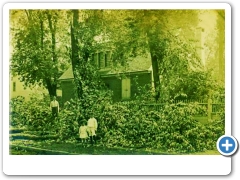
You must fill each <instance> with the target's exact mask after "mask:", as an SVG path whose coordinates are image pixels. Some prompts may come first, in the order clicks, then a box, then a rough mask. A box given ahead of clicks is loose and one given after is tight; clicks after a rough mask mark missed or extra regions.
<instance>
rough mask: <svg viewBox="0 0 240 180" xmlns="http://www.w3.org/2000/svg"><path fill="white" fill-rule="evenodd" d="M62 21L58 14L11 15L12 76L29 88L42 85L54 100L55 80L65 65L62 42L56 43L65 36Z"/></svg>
mask: <svg viewBox="0 0 240 180" xmlns="http://www.w3.org/2000/svg"><path fill="white" fill-rule="evenodd" d="M64 17H65V14H64V12H63V11H58V10H12V11H11V18H10V20H11V33H12V46H13V52H12V57H11V73H12V74H13V75H19V76H20V77H21V81H23V82H24V83H25V84H26V85H28V86H31V85H36V84H39V85H43V86H44V87H46V88H47V90H48V92H49V95H50V96H56V89H57V79H58V78H59V76H60V75H61V73H62V72H63V71H64V70H65V69H66V65H67V63H66V62H67V59H66V55H65V53H66V51H65V49H64V44H63V43H64V42H59V39H60V38H61V40H65V39H66V37H64V36H65V35H67V31H65V29H64V28H63V24H64V23H65V22H64V21H63V20H62V19H64ZM64 32H65V34H64ZM57 35H58V37H57ZM57 40H58V42H59V43H58V42H57Z"/></svg>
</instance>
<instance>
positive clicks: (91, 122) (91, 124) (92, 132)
mask: <svg viewBox="0 0 240 180" xmlns="http://www.w3.org/2000/svg"><path fill="white" fill-rule="evenodd" d="M87 126H88V133H89V136H90V142H91V144H93V143H96V131H97V127H98V123H97V120H96V119H95V118H94V117H90V118H89V119H88V123H87Z"/></svg>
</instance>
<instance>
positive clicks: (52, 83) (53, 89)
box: [47, 13, 58, 96]
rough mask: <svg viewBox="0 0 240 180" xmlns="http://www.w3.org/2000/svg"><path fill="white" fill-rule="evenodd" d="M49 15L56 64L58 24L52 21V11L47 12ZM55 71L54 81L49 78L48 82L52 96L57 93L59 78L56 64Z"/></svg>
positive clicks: (53, 55)
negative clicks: (55, 24)
mask: <svg viewBox="0 0 240 180" xmlns="http://www.w3.org/2000/svg"><path fill="white" fill-rule="evenodd" d="M47 17H48V24H49V29H50V32H51V38H52V46H51V49H52V61H53V63H54V64H55V65H56V64H57V55H56V26H54V24H53V23H52V16H51V14H50V13H47ZM53 71H54V75H53V76H54V77H53V81H51V80H50V81H49V80H48V84H47V88H48V92H49V94H50V96H56V94H57V79H58V76H57V75H58V67H57V66H55V68H54V69H53Z"/></svg>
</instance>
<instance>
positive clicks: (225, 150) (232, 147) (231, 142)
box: [217, 135, 238, 156]
mask: <svg viewBox="0 0 240 180" xmlns="http://www.w3.org/2000/svg"><path fill="white" fill-rule="evenodd" d="M237 148H238V142H237V140H236V139H235V138H234V137H233V136H227V135H223V136H221V137H220V138H219V139H218V141H217V149H218V151H219V152H220V153H221V154H222V155H224V156H231V155H233V154H234V153H235V152H236V150H237Z"/></svg>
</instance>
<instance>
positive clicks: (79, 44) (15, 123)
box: [9, 9, 226, 155]
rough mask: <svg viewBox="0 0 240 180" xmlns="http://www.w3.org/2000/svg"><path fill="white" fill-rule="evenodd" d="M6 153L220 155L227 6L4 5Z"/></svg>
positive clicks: (223, 122) (222, 128) (222, 126)
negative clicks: (6, 26) (6, 20)
mask: <svg viewBox="0 0 240 180" xmlns="http://www.w3.org/2000/svg"><path fill="white" fill-rule="evenodd" d="M9 25H10V29H9V42H10V44H9V46H10V47H9V50H10V52H9V54H10V55H9V58H10V59H9V69H10V75H9V86H10V89H9V91H10V92H9V143H10V144H9V148H10V149H9V154H10V155H219V154H220V153H219V152H218V150H217V147H216V142H217V140H218V138H219V137H220V136H222V135H224V134H225V27H226V26H225V9H135V10H134V9H10V10H9Z"/></svg>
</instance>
